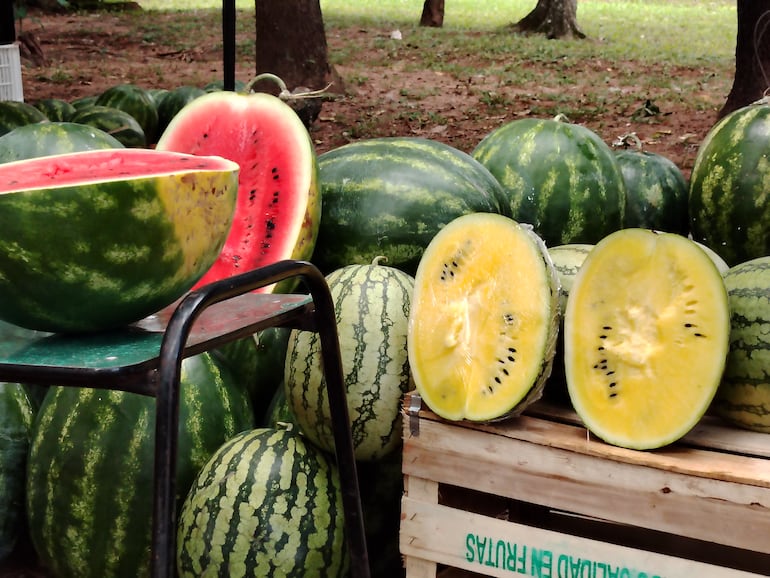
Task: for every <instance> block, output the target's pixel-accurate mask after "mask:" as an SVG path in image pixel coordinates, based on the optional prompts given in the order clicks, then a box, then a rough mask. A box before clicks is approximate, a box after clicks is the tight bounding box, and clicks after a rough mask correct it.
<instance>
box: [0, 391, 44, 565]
mask: <svg viewBox="0 0 770 578" xmlns="http://www.w3.org/2000/svg"><path fill="white" fill-rule="evenodd" d="M34 415H35V409H34V406H33V405H32V402H31V401H30V399H29V396H28V395H27V392H26V390H25V388H24V386H22V385H20V384H18V383H0V512H2V516H0V564H2V562H3V560H5V559H6V558H7V557H8V556H9V555H10V554H11V553H12V552H13V549H14V547H15V546H16V544H17V543H18V541H19V538H20V537H21V535H22V531H23V530H22V528H23V527H24V524H23V520H24V516H25V515H24V484H25V480H26V476H25V469H26V464H27V452H28V451H29V443H30V436H31V432H32V423H33V420H34Z"/></svg>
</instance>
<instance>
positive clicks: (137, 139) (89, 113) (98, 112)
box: [70, 104, 150, 148]
mask: <svg viewBox="0 0 770 578" xmlns="http://www.w3.org/2000/svg"><path fill="white" fill-rule="evenodd" d="M70 122H76V123H78V124H86V125H88V126H92V127H95V128H98V129H99V130H102V131H104V132H106V133H107V134H109V135H111V136H113V137H114V138H116V139H117V140H119V141H120V143H121V144H122V145H123V146H125V147H131V148H144V147H146V146H147V145H148V144H150V141H149V140H148V139H147V134H146V133H145V132H144V129H143V128H142V125H141V124H139V121H138V120H136V119H135V118H134V117H133V116H131V115H130V114H129V113H128V112H126V111H125V110H121V109H119V108H114V107H111V106H104V105H97V104H94V105H90V106H83V107H81V108H79V109H77V112H75V114H73V115H72V117H70Z"/></svg>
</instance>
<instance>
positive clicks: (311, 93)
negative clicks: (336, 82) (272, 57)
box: [246, 72, 333, 101]
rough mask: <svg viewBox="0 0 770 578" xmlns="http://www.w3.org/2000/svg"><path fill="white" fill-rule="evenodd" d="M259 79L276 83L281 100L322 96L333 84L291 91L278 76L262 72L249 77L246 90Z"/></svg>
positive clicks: (249, 90) (251, 89)
mask: <svg viewBox="0 0 770 578" xmlns="http://www.w3.org/2000/svg"><path fill="white" fill-rule="evenodd" d="M260 80H272V81H273V82H275V83H276V84H277V85H278V89H279V90H280V93H279V94H278V98H280V99H281V100H283V101H289V100H302V99H306V98H324V97H326V96H327V94H328V93H329V89H330V88H331V86H332V84H333V83H331V82H330V83H329V84H327V85H326V86H325V87H323V88H321V89H319V90H302V91H298V92H291V91H290V90H289V88H288V87H287V86H286V83H285V82H284V81H283V79H282V78H281V77H280V76H277V75H275V74H273V73H272V72H263V73H261V74H258V75H257V76H255V77H254V78H252V79H251V81H250V82H249V83H248V84H247V85H246V92H249V93H250V92H252V91H253V89H254V86H256V84H257V83H258V82H259V81H260Z"/></svg>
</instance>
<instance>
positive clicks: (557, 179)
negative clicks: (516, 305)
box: [472, 118, 626, 247]
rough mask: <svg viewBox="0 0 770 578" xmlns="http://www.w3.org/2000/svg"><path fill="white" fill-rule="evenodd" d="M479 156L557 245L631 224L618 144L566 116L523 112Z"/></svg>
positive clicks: (518, 216) (517, 213) (515, 208)
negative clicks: (563, 118)
mask: <svg viewBox="0 0 770 578" xmlns="http://www.w3.org/2000/svg"><path fill="white" fill-rule="evenodd" d="M472 155H473V156H474V158H476V159H477V160H478V161H479V162H481V164H483V165H484V166H485V167H487V168H488V169H489V171H490V172H491V173H492V174H493V175H494V176H495V177H496V178H497V179H498V180H499V181H500V182H501V183H502V185H503V188H504V189H505V191H506V194H507V199H508V205H509V210H510V214H511V216H512V217H513V218H514V219H515V220H516V221H518V222H519V223H528V224H530V225H532V226H533V227H534V228H535V232H536V233H538V234H539V235H540V236H541V237H542V238H543V240H544V241H545V243H546V245H548V246H549V247H551V246H556V245H565V244H568V243H588V244H593V243H596V242H598V241H599V240H600V239H601V238H603V237H604V236H606V235H608V234H609V233H611V232H613V231H616V230H618V229H620V228H622V227H623V223H624V221H623V219H624V215H625V207H626V187H625V183H624V181H623V175H622V174H621V172H620V167H619V166H618V162H617V160H616V159H615V155H614V154H613V152H612V150H611V149H610V148H609V146H607V145H606V144H605V143H604V142H603V141H602V140H601V138H600V137H599V136H598V135H597V134H596V133H594V132H593V131H591V130H589V129H587V128H585V127H583V126H580V125H577V124H573V123H570V122H566V121H560V120H551V119H545V120H544V119H536V118H523V119H519V120H514V121H511V122H509V123H507V124H504V125H502V126H500V127H498V128H497V129H495V130H493V131H492V132H491V133H489V134H488V135H487V136H486V137H484V139H483V140H482V141H481V142H480V143H479V144H478V146H477V147H476V148H475V149H474V150H473V152H472Z"/></svg>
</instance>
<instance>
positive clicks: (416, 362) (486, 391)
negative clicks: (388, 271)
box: [407, 213, 560, 421]
mask: <svg viewBox="0 0 770 578" xmlns="http://www.w3.org/2000/svg"><path fill="white" fill-rule="evenodd" d="M558 299H559V281H558V275H557V273H556V270H555V269H554V267H553V264H552V262H551V260H550V257H549V255H548V252H547V250H546V248H545V244H544V243H543V241H542V240H541V239H540V237H538V236H537V235H536V234H535V233H534V232H533V231H532V228H531V227H529V226H528V225H522V224H519V223H517V222H515V221H513V220H511V219H510V218H507V217H503V216H501V215H497V214H491V213H473V214H468V215H464V216H461V217H458V218H455V219H454V220H452V221H451V222H450V223H449V224H447V225H446V226H445V227H444V228H442V229H441V230H440V231H439V232H438V233H437V234H436V235H435V236H434V237H433V239H432V240H431V242H430V243H429V245H428V246H427V248H426V250H425V253H424V254H423V256H422V258H421V260H420V263H419V265H418V268H417V272H416V275H415V290H414V296H413V301H412V309H411V311H410V317H409V326H408V334H407V349H408V356H409V363H410V367H411V370H412V374H413V378H414V382H415V386H416V389H417V391H418V393H419V394H420V395H421V396H422V398H423V400H424V401H425V403H426V404H427V405H428V407H429V408H430V409H431V410H432V411H433V412H435V413H436V414H438V415H439V416H441V417H443V418H445V419H449V420H463V419H466V420H471V421H493V420H499V419H503V418H505V417H509V416H512V415H515V414H517V413H519V412H521V411H523V409H525V408H526V407H527V406H528V405H529V404H530V403H531V402H532V401H534V400H536V399H538V398H539V397H540V395H541V393H542V389H543V384H544V382H545V380H546V378H547V377H548V375H549V374H550V371H551V364H552V361H553V354H554V350H555V342H556V336H557V334H558V327H559V320H560V315H559V302H558Z"/></svg>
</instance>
